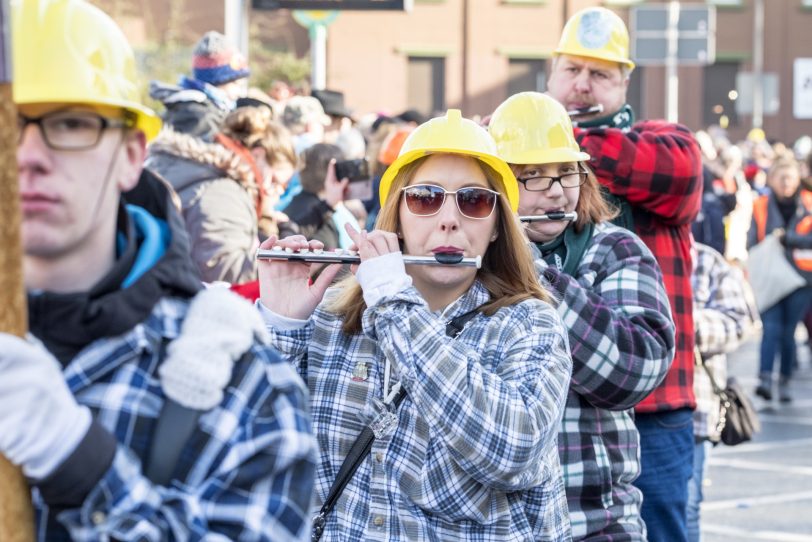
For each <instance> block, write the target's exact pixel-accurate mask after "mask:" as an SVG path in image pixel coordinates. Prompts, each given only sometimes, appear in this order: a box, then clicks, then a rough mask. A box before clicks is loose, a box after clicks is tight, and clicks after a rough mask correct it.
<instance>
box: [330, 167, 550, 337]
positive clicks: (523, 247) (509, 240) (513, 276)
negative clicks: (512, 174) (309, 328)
mask: <svg viewBox="0 0 812 542" xmlns="http://www.w3.org/2000/svg"><path fill="white" fill-rule="evenodd" d="M428 158H429V156H424V157H422V158H418V159H417V160H415V161H414V162H411V163H409V164H407V165H405V166H403V167H402V168H401V169H400V170H399V171H398V174H397V175H396V176H395V178H394V180H393V181H392V185H391V187H390V188H389V194H390V197H389V198H387V200H386V204H384V206H383V208H381V211H380V213H379V214H378V220H377V222H376V223H375V228H376V229H379V230H384V231H390V232H397V231H399V230H400V194H401V189H402V188H403V187H405V186H408V185H409V183H410V182H411V180H412V179H413V178H414V175H415V173H416V172H417V170H418V169H419V168H420V166H421V165H422V164H423V163H424V162H425V161H426V160H427V159H428ZM470 159H471V160H474V158H470ZM476 163H477V164H478V165H479V167H480V168H481V169H482V172H483V173H484V174H485V177H486V178H487V180H488V184H489V185H490V187H491V188H493V189H494V190H499V192H500V194H501V195H500V197H499V198H497V202H498V208H497V226H496V231H497V233H498V235H497V237H496V240H495V241H493V242H492V243H491V245H490V247H489V248H488V250H487V251H486V253H485V255H484V257H483V258H482V268H481V269H479V270H478V271H477V279H479V280H480V281H481V282H482V284H483V286H484V287H485V289H486V290H487V291H488V293H489V294H490V301H489V302H488V303H486V304H485V305H484V306H483V307H482V312H483V313H484V314H486V315H488V316H490V315H493V314H494V313H495V312H496V311H497V310H499V309H501V308H502V307H508V306H511V305H515V304H517V303H519V302H521V301H524V300H526V299H531V298H534V299H540V300H542V301H546V302H550V301H551V297H550V295H549V293H548V292H547V291H546V290H544V288H542V287H541V285H540V284H539V280H538V276H537V274H536V270H535V267H534V265H533V256H532V255H531V253H530V248H529V247H528V244H527V239H526V238H525V236H524V234H523V232H522V229H521V227H520V226H519V222H518V220H517V218H516V216H515V214H514V213H513V211H512V210H511V208H510V204H509V203H508V200H507V198H506V197H505V195H504V188H502V183H501V182H500V181H498V180H497V179H499V174H498V173H497V172H496V171H495V170H494V169H492V168H491V167H490V166H488V165H487V164H485V163H483V162H481V161H479V160H476ZM338 287H339V289H340V293H339V295H338V296H336V298H334V300H333V301H332V302H331V303H330V304H329V305H328V310H330V311H331V312H334V313H336V314H338V315H341V316H343V317H344V324H343V326H342V330H343V331H344V332H345V333H347V334H354V333H358V332H360V331H361V316H362V315H363V313H364V310H365V309H366V303H364V298H363V295H362V291H361V287H360V285H359V284H358V282H357V281H356V280H355V277H353V276H349V277H347V278H345V279H344V280H342V281H341V282H340V283H339V286H338Z"/></svg>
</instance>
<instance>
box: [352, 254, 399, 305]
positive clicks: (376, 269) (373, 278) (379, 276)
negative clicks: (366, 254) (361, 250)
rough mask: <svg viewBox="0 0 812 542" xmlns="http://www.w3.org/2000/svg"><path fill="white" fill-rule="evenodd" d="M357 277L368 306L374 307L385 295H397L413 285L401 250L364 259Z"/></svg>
mask: <svg viewBox="0 0 812 542" xmlns="http://www.w3.org/2000/svg"><path fill="white" fill-rule="evenodd" d="M355 278H356V280H358V284H360V285H361V290H362V291H363V292H364V301H365V302H366V304H367V307H374V306H375V305H376V304H377V303H378V301H380V300H381V299H383V298H384V297H389V296H392V295H395V294H396V293H398V292H401V291H403V290H405V289H407V288H408V287H409V286H411V285H412V277H410V276H409V275H408V274H406V265H405V264H404V263H403V254H402V253H400V252H390V253H388V254H384V255H383V256H378V257H376V258H371V259H369V260H364V261H363V262H361V264H360V265H359V266H358V270H357V271H356V272H355Z"/></svg>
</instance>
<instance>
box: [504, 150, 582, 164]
mask: <svg viewBox="0 0 812 542" xmlns="http://www.w3.org/2000/svg"><path fill="white" fill-rule="evenodd" d="M503 158H504V159H505V161H506V162H508V163H509V164H519V165H529V164H561V163H566V162H588V161H589V159H590V156H589V154H587V153H585V152H582V151H574V150H572V149H567V148H559V149H527V150H523V151H518V152H514V153H511V155H510V156H507V155H506V156H503Z"/></svg>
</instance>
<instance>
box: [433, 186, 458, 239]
mask: <svg viewBox="0 0 812 542" xmlns="http://www.w3.org/2000/svg"><path fill="white" fill-rule="evenodd" d="M456 197H457V196H456V194H446V197H445V201H444V202H443V206H442V207H441V208H440V212H439V213H438V226H439V227H440V229H441V230H442V231H456V230H457V229H459V227H460V217H461V216H462V215H461V214H460V210H459V209H458V208H457V201H456Z"/></svg>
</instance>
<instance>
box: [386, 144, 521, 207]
mask: <svg viewBox="0 0 812 542" xmlns="http://www.w3.org/2000/svg"><path fill="white" fill-rule="evenodd" d="M432 154H457V155H460V156H470V157H471V158H476V159H477V160H479V161H480V162H483V163H485V164H487V165H488V166H490V167H491V168H492V169H494V170H495V171H496V173H497V174H498V175H499V179H498V180H499V183H500V184H501V186H499V187H497V188H498V191H499V192H500V193H501V194H503V195H504V196H505V197H506V198H507V200H508V204H509V205H510V208H511V210H512V211H513V212H514V213H515V212H516V211H517V210H518V209H519V186H518V182H516V177H515V176H514V175H513V171H511V169H510V167H509V166H508V165H507V163H506V162H505V161H503V160H501V159H499V158H497V157H495V156H490V155H488V154H483V153H477V152H469V151H464V150H460V149H448V148H438V149H417V150H414V151H409V152H406V153H404V154H402V155H400V156H399V157H398V158H397V159H396V160H395V161H394V162H392V165H390V166H389V167H388V168H387V169H386V171H385V172H384V174H383V176H382V177H381V185H380V189H379V199H380V202H381V207H383V206H384V205H385V204H386V200H387V199H388V198H389V191H390V189H391V188H392V181H394V180H395V177H396V176H397V174H398V172H399V171H400V169H401V168H402V167H404V166H406V165H407V164H410V163H412V162H414V161H415V160H417V159H418V158H422V157H423V156H429V155H432ZM511 180H512V182H511Z"/></svg>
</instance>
